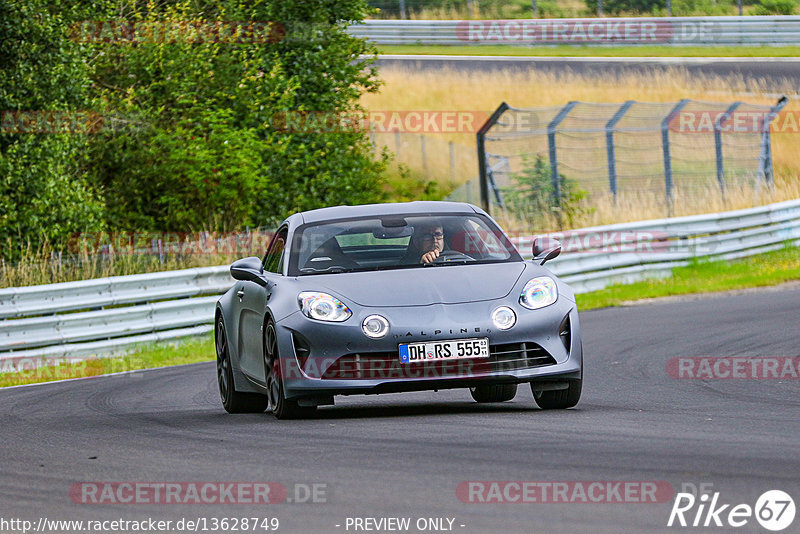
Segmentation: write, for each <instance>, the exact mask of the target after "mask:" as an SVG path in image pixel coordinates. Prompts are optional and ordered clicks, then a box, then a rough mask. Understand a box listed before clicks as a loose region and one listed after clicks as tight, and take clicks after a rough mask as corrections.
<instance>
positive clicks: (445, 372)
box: [322, 342, 556, 380]
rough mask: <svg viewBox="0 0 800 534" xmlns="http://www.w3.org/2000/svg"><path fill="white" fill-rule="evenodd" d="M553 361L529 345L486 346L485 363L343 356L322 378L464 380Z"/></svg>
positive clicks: (382, 354)
mask: <svg viewBox="0 0 800 534" xmlns="http://www.w3.org/2000/svg"><path fill="white" fill-rule="evenodd" d="M555 363H556V361H555V359H554V358H553V357H552V356H551V355H550V354H548V353H547V351H545V350H544V349H543V348H542V347H540V346H539V345H537V344H536V343H533V342H523V343H505V344H500V345H490V346H489V358H487V359H480V358H477V359H467V358H465V359H454V360H430V361H425V362H414V363H407V364H401V363H400V359H399V357H398V353H397V352H369V353H360V354H345V355H344V356H341V357H340V358H339V359H337V360H336V362H334V364H333V365H332V366H331V367H329V368H328V369H327V370H326V371H325V373H323V375H322V378H323V379H328V380H351V379H365V380H372V379H387V378H428V377H448V378H449V377H466V376H475V375H481V374H486V373H495V372H502V371H518V370H522V369H532V368H534V367H542V366H545V365H554V364H555Z"/></svg>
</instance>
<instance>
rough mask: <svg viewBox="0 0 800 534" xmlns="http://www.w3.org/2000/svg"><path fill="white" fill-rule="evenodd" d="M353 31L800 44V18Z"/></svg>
mask: <svg viewBox="0 0 800 534" xmlns="http://www.w3.org/2000/svg"><path fill="white" fill-rule="evenodd" d="M348 31H349V32H350V34H351V35H355V36H358V37H363V38H366V39H369V40H370V41H373V42H375V43H378V44H386V45H392V44H421V45H436V44H443V45H465V44H520V45H548V44H581V45H592V44H597V45H640V44H670V45H744V46H761V45H796V44H797V43H798V42H800V16H762V17H655V18H594V19H589V18H587V19H518V20H367V21H364V22H363V23H361V24H356V25H353V26H350V27H349V28H348Z"/></svg>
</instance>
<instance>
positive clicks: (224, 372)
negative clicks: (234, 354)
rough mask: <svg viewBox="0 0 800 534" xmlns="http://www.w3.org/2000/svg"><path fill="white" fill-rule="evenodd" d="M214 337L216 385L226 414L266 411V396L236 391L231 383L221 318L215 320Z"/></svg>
mask: <svg viewBox="0 0 800 534" xmlns="http://www.w3.org/2000/svg"><path fill="white" fill-rule="evenodd" d="M214 337H215V345H216V348H217V385H218V386H219V396H220V399H221V400H222V406H223V408H225V411H226V412H228V413H260V412H263V411H264V410H266V409H267V403H268V402H269V398H268V397H267V396H266V395H262V394H260V393H243V392H241V391H236V387H235V385H234V383H233V368H232V367H231V356H230V349H229V347H228V335H227V333H226V332H225V324H224V323H223V322H222V317H218V318H217V325H216V329H215V336H214Z"/></svg>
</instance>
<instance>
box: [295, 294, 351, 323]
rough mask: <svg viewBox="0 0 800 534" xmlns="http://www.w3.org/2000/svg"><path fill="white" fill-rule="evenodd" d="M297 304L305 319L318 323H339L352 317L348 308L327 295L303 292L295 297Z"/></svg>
mask: <svg viewBox="0 0 800 534" xmlns="http://www.w3.org/2000/svg"><path fill="white" fill-rule="evenodd" d="M297 303H298V304H299V305H300V309H301V310H303V314H304V315H305V316H306V317H309V318H311V319H316V320H318V321H330V322H334V323H340V322H342V321H346V320H347V319H349V318H350V316H351V315H353V312H351V311H350V308H348V307H347V306H345V305H344V304H343V303H342V301H340V300H339V299H337V298H336V297H333V296H331V295H328V294H327V293H318V292H316V291H303V292H302V293H300V294H299V295H297Z"/></svg>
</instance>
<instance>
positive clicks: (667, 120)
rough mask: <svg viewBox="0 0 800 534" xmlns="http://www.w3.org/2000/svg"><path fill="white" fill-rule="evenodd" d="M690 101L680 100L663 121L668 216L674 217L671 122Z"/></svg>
mask: <svg viewBox="0 0 800 534" xmlns="http://www.w3.org/2000/svg"><path fill="white" fill-rule="evenodd" d="M689 102H690V100H689V99H687V98H684V99H683V100H681V101H680V102H678V103H677V104H676V105H675V107H674V108H672V111H670V112H669V113H668V114H667V116H666V117H664V119H663V120H662V121H661V148H662V150H663V151H664V187H665V188H666V201H667V216H668V217H672V158H671V156H670V153H669V123H670V121H672V119H673V118H674V117H675V115H677V114H678V113H680V112H681V110H682V109H683V108H685V107H686V104H688V103H689Z"/></svg>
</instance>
